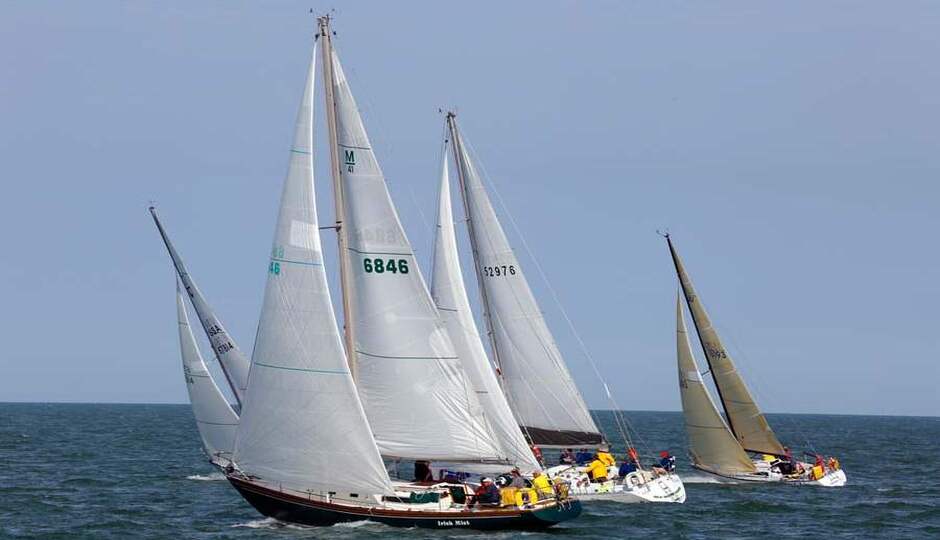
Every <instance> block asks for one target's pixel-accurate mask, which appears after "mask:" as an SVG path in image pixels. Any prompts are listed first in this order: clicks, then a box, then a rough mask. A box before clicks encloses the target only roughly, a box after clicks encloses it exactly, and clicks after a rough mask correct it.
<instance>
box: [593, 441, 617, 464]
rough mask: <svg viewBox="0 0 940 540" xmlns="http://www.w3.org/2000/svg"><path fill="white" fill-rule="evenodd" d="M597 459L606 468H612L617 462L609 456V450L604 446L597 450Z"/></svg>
mask: <svg viewBox="0 0 940 540" xmlns="http://www.w3.org/2000/svg"><path fill="white" fill-rule="evenodd" d="M597 459H599V460H601V463H603V464H604V465H607V466H608V467H613V466H614V465H616V464H617V460H616V459H614V456H612V455H611V453H610V451H609V449H608V448H607V447H606V446H602V447H601V448H600V449H598V450H597Z"/></svg>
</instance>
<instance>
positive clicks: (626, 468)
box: [617, 459, 639, 478]
mask: <svg viewBox="0 0 940 540" xmlns="http://www.w3.org/2000/svg"><path fill="white" fill-rule="evenodd" d="M637 470H639V467H637V464H636V462H635V461H633V460H632V459H625V460H623V463H621V464H620V470H619V471H618V472H617V474H618V475H619V476H620V478H626V477H627V475H628V474H630V473H632V472H636V471H637Z"/></svg>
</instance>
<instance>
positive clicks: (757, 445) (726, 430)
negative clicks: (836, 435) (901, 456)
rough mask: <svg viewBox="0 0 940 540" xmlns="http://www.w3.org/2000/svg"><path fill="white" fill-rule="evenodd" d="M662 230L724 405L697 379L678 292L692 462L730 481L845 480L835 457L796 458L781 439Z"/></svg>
mask: <svg viewBox="0 0 940 540" xmlns="http://www.w3.org/2000/svg"><path fill="white" fill-rule="evenodd" d="M664 236H665V237H666V242H667V244H668V246H669V253H670V255H671V256H672V261H673V264H674V265H675V268H676V274H677V275H678V277H679V284H680V287H681V297H684V298H685V303H686V305H687V306H688V308H689V311H690V312H691V314H692V322H693V324H694V327H695V330H696V333H697V334H698V339H699V342H700V343H701V345H702V350H703V351H704V354H705V358H706V361H707V362H708V373H710V374H711V376H712V379H713V381H714V383H715V388H716V389H717V391H718V398H719V401H720V402H721V404H722V407H723V408H724V411H725V415H724V417H722V415H721V413H719V412H718V408H717V407H716V406H715V403H714V402H713V401H712V398H711V395H710V394H709V392H708V389H707V388H706V386H705V383H704V381H703V380H702V375H701V373H700V372H699V369H698V365H697V364H696V362H695V357H694V355H693V353H692V346H691V342H690V340H689V336H688V333H687V332H686V326H685V317H684V312H683V306H682V300H681V297H680V298H678V299H677V301H676V333H677V335H676V337H677V341H676V347H677V350H676V354H677V360H678V367H679V394H680V396H681V398H682V412H683V414H684V416H685V429H686V434H687V436H688V439H689V454H690V457H691V459H692V466H693V467H695V468H696V469H698V470H700V471H702V472H705V473H708V474H709V475H712V476H714V477H716V478H718V479H720V480H725V481H731V482H784V483H788V484H804V485H817V486H825V487H838V486H843V485H845V482H846V476H845V471H843V470H842V469H841V467H839V465H838V461H836V460H835V459H834V458H830V459H829V461H828V462H826V461H825V460H823V459H822V457H821V456H818V457H817V459H816V462H815V463H806V462H801V461H798V460H794V459H793V458H792V456H791V455H790V452H789V449H788V448H787V447H785V446H783V444H781V443H780V440H779V439H778V438H777V435H776V434H775V433H774V431H773V429H771V427H770V424H769V423H768V422H767V419H766V418H765V417H764V413H763V412H761V410H760V408H759V407H758V406H757V403H756V402H755V401H754V398H753V397H752V396H751V392H750V391H749V390H748V388H747V385H746V384H745V383H744V379H743V378H742V377H741V374H740V373H739V372H738V370H737V368H736V367H735V365H734V361H733V360H732V359H731V356H730V354H728V352H727V349H725V347H724V345H723V344H722V342H721V338H720V337H719V336H718V332H717V331H716V330H715V328H714V326H712V323H711V319H709V317H708V314H707V313H706V312H705V306H704V305H702V302H701V299H700V298H699V297H698V295H697V294H696V293H695V289H694V288H693V287H692V281H691V279H689V276H688V274H687V273H686V271H685V267H684V266H683V264H682V261H681V260H680V259H679V255H678V254H677V253H676V249H675V246H674V245H673V243H672V239H671V238H670V236H669V235H668V234H665V235H664Z"/></svg>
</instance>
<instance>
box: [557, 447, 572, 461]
mask: <svg viewBox="0 0 940 540" xmlns="http://www.w3.org/2000/svg"><path fill="white" fill-rule="evenodd" d="M575 463H577V459H576V458H575V455H574V452H573V451H572V450H571V449H570V448H565V449H564V450H563V451H562V452H561V457H560V458H558V464H559V465H574V464H575Z"/></svg>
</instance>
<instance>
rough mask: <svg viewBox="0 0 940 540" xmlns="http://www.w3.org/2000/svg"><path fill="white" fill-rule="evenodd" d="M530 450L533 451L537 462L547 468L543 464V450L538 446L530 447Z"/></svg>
mask: <svg viewBox="0 0 940 540" xmlns="http://www.w3.org/2000/svg"><path fill="white" fill-rule="evenodd" d="M529 449H530V450H532V455H533V456H535V460H536V461H538V462H539V465H542V466H545V464H544V463H542V449H541V448H539V447H538V445H537V444H532V445H530V446H529Z"/></svg>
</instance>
